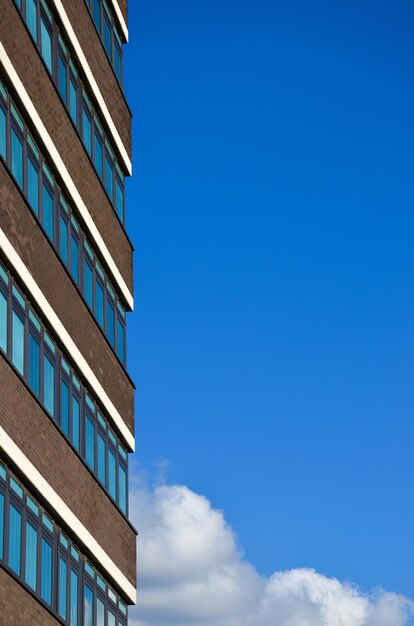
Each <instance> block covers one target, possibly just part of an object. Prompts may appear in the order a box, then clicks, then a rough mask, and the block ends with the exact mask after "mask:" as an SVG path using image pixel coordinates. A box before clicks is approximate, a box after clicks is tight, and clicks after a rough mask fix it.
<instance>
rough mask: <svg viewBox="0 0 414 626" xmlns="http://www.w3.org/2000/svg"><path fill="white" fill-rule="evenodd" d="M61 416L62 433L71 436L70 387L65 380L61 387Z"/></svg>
mask: <svg viewBox="0 0 414 626" xmlns="http://www.w3.org/2000/svg"><path fill="white" fill-rule="evenodd" d="M60 416H61V427H62V431H63V432H64V434H65V435H66V437H68V436H69V387H68V386H67V384H66V383H65V381H64V380H62V381H61V385H60Z"/></svg>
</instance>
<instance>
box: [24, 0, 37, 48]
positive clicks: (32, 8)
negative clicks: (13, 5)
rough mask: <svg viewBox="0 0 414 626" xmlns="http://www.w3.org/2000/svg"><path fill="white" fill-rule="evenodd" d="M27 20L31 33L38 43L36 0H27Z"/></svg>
mask: <svg viewBox="0 0 414 626" xmlns="http://www.w3.org/2000/svg"><path fill="white" fill-rule="evenodd" d="M26 21H27V26H28V27H29V31H30V34H31V35H32V37H33V39H34V40H35V42H36V43H37V10H36V0H26Z"/></svg>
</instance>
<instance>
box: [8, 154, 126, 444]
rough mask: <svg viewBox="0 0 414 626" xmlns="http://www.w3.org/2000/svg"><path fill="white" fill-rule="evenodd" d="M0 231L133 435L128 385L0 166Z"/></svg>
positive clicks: (70, 281)
mask: <svg viewBox="0 0 414 626" xmlns="http://www.w3.org/2000/svg"><path fill="white" fill-rule="evenodd" d="M0 228H2V229H3V230H4V232H5V233H6V236H7V237H8V239H9V241H10V243H11V244H12V246H13V247H14V248H15V250H16V252H17V253H18V254H19V256H20V257H21V258H22V260H23V261H24V263H25V265H26V267H27V268H28V270H29V271H30V273H31V274H32V275H33V277H34V279H35V281H36V282H37V284H38V285H39V287H40V289H41V290H42V292H43V294H44V295H45V297H46V299H47V300H48V302H49V304H50V305H51V307H52V308H53V309H54V311H55V312H56V314H57V315H58V316H59V318H60V320H61V321H62V323H63V325H64V327H65V328H66V330H67V331H68V333H69V334H70V335H71V337H72V339H73V340H74V342H75V344H76V345H77V347H78V348H79V350H80V351H81V353H82V354H83V356H84V357H85V359H86V361H87V362H88V363H89V365H90V366H91V368H92V370H93V372H94V373H95V375H96V376H97V378H98V380H99V381H100V382H101V384H102V386H103V388H104V389H105V391H106V392H107V394H108V396H109V397H110V398H111V400H112V402H113V403H114V405H115V406H116V407H117V409H118V411H119V412H120V414H121V416H122V418H123V420H124V421H125V423H126V424H127V426H128V427H129V429H130V430H131V431H132V432H133V429H134V415H133V411H134V390H133V386H132V384H131V382H130V380H129V378H128V377H127V376H126V374H125V372H124V370H123V368H122V367H121V365H120V363H119V361H118V360H117V358H116V357H115V355H114V353H113V351H112V349H111V348H110V346H109V344H108V343H107V341H106V339H105V338H104V336H103V334H102V333H101V331H100V330H99V327H98V324H97V322H96V321H95V319H94V318H93V317H92V315H91V313H90V312H89V310H88V308H87V306H86V304H85V302H84V301H83V299H82V298H81V296H80V295H79V293H78V291H77V290H76V288H75V286H74V284H73V282H72V280H71V279H70V277H69V275H68V273H67V271H66V270H65V268H64V267H63V265H62V264H61V263H60V261H59V259H58V257H57V255H56V253H55V252H54V249H53V248H52V245H51V244H50V243H49V241H48V240H47V239H46V236H45V235H44V234H43V231H42V230H41V228H40V226H39V224H38V223H37V222H36V220H35V218H34V216H33V214H32V212H31V211H30V209H29V208H28V206H27V204H26V202H25V200H24V199H23V198H22V196H21V195H20V194H19V193H18V191H17V188H16V187H15V185H14V182H13V181H12V179H11V178H10V177H9V175H8V173H7V171H6V170H5V167H4V166H3V165H2V164H0ZM16 278H18V277H17V276H16ZM26 292H27V289H26ZM27 295H28V296H29V295H30V294H28V293H27Z"/></svg>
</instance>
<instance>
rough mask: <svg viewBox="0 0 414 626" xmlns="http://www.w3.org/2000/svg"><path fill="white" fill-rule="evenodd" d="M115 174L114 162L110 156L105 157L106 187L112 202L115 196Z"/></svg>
mask: <svg viewBox="0 0 414 626" xmlns="http://www.w3.org/2000/svg"><path fill="white" fill-rule="evenodd" d="M113 176H114V175H113V170H112V163H111V161H110V160H109V159H108V157H105V189H106V193H107V194H108V196H109V198H110V200H111V202H112V196H113V188H112V186H113Z"/></svg>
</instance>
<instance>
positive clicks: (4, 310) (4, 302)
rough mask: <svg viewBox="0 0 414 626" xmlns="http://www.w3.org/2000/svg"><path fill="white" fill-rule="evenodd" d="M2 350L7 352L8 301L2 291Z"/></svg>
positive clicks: (0, 302)
mask: <svg viewBox="0 0 414 626" xmlns="http://www.w3.org/2000/svg"><path fill="white" fill-rule="evenodd" d="M0 348H1V349H2V350H3V352H7V299H6V298H5V296H4V295H3V294H2V292H1V291H0Z"/></svg>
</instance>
